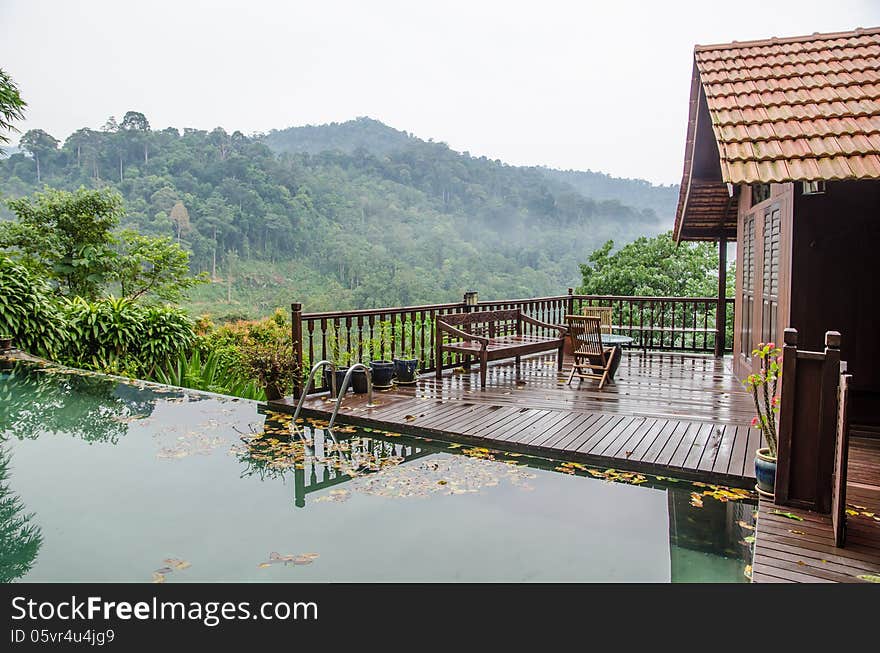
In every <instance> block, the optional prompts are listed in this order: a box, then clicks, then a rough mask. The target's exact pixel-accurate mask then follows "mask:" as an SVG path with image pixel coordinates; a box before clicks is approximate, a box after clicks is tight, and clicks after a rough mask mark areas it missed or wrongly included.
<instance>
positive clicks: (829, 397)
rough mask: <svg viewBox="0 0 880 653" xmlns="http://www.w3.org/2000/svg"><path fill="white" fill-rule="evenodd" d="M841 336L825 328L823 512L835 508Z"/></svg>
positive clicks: (819, 490) (819, 482)
mask: <svg viewBox="0 0 880 653" xmlns="http://www.w3.org/2000/svg"><path fill="white" fill-rule="evenodd" d="M840 340H841V336H840V332H839V331H826V332H825V363H824V365H823V366H822V398H821V401H822V408H821V412H820V415H821V418H820V419H821V422H820V424H819V429H820V431H819V465H818V468H817V469H816V494H817V501H816V503H817V507H816V509H817V510H818V511H819V512H823V513H828V512H831V503H832V501H831V499H832V496H833V488H834V445H835V444H836V442H837V413H838V410H837V402H838V399H839V396H838V395H839V393H840V390H839V386H840Z"/></svg>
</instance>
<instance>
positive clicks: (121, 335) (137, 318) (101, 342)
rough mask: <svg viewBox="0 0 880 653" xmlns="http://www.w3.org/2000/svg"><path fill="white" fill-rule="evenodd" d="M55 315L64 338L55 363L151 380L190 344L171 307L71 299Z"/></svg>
mask: <svg viewBox="0 0 880 653" xmlns="http://www.w3.org/2000/svg"><path fill="white" fill-rule="evenodd" d="M61 313H62V316H63V320H64V324H65V328H66V330H67V333H68V334H69V336H70V338H69V340H68V343H67V347H66V348H65V350H64V352H63V353H62V355H61V356H60V359H61V360H62V362H64V363H66V364H69V365H74V366H76V367H84V368H90V369H96V370H102V371H107V372H114V373H119V374H126V375H129V376H136V377H141V378H151V376H152V375H153V374H154V373H155V371H156V370H157V369H159V368H161V367H163V366H164V365H166V364H167V363H169V362H170V361H171V360H173V359H175V358H176V357H177V356H179V355H180V353H181V352H182V351H187V350H188V349H189V348H190V346H191V345H192V344H193V342H194V340H195V332H194V331H193V323H192V321H191V320H190V318H189V317H188V316H187V314H186V313H185V312H184V311H183V310H182V309H179V308H175V307H173V306H149V305H143V304H138V303H137V302H134V301H132V300H130V299H124V298H123V299H119V298H116V297H107V298H104V299H100V300H96V301H93V302H89V301H87V300H85V299H83V298H82V297H74V298H73V299H65V300H62V301H61Z"/></svg>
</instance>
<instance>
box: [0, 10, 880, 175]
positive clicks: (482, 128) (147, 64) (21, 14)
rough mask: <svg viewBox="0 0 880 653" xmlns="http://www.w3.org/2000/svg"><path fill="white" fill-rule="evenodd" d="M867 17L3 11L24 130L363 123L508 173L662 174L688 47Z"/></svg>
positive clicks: (3, 52) (680, 127) (673, 155)
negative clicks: (126, 122) (140, 119)
mask: <svg viewBox="0 0 880 653" xmlns="http://www.w3.org/2000/svg"><path fill="white" fill-rule="evenodd" d="M878 24H880V2H878V1H877V0H835V1H834V2H828V1H827V0H824V1H821V2H819V1H813V0H797V1H795V2H775V1H772V0H760V1H752V0H737V1H735V2H708V1H707V0H700V1H698V2H669V1H664V2H660V1H658V2H625V1H622V0H616V1H614V0H611V1H608V2H602V3H597V2H587V1H581V2H574V1H571V2H557V1H554V0H534V1H532V2H514V1H512V0H506V1H504V2H489V1H482V2H481V1H480V0H470V1H465V2H459V1H458V0H443V1H439V0H438V1H432V0H410V1H408V2H404V1H402V2H390V1H379V0H370V1H365V0H362V1H361V2H339V1H335V0H332V1H331V0H317V1H315V0H311V1H309V2H299V1H297V0H287V1H284V2H282V1H280V0H276V1H270V0H246V1H245V0H240V1H239V2H227V1H221V2H196V1H192V0H176V1H174V2H167V1H165V0H152V1H149V2H143V1H139V2H134V1H133V0H112V1H105V0H66V1H64V0H0V67H2V68H4V69H6V70H7V71H8V72H9V73H10V74H11V75H12V76H13V78H14V79H15V80H16V81H17V82H18V84H19V86H20V88H21V91H22V94H23V96H24V98H25V99H26V100H27V102H28V105H29V106H28V109H27V120H26V122H25V123H24V124H23V125H21V128H22V131H24V130H26V129H30V128H35V127H39V128H42V129H45V130H46V131H48V132H50V133H51V134H53V135H54V136H55V137H56V138H61V139H63V138H64V137H66V136H67V135H69V134H70V133H71V132H72V131H74V130H76V129H78V128H80V127H83V126H89V127H93V128H97V127H100V126H101V125H102V124H103V123H104V121H105V120H106V119H107V117H108V116H110V115H114V116H116V118H117V119H120V118H121V117H122V115H123V114H124V113H125V112H126V111H127V110H129V109H134V110H137V111H142V112H143V113H144V114H146V116H147V118H148V119H149V120H150V123H151V124H152V126H153V128H163V127H167V126H169V125H171V126H175V127H180V128H182V127H198V128H204V129H212V128H214V127H216V126H218V125H219V126H222V127H224V128H225V129H227V130H229V131H232V130H235V129H239V130H241V131H243V132H245V133H251V132H256V131H267V130H269V129H272V128H284V127H288V126H291V125H302V124H319V123H325V122H332V121H344V120H348V119H351V118H354V117H356V116H371V117H373V118H377V119H379V120H381V121H383V122H385V123H387V124H389V125H391V126H393V127H396V128H398V129H403V130H406V131H409V132H413V133H414V134H415V135H417V136H419V137H422V138H426V139H427V138H433V139H434V140H439V141H445V142H447V143H449V145H450V146H451V147H453V148H454V149H457V150H462V151H463V150H467V151H469V152H471V153H472V154H476V155H482V154H485V155H487V156H490V157H492V158H500V159H502V160H504V161H506V162H508V163H513V164H542V165H548V166H553V167H558V168H575V169H592V170H601V171H603V172H608V173H611V174H613V175H616V176H624V177H642V178H646V179H649V180H651V181H653V182H655V183H677V182H678V181H679V180H680V177H681V165H682V155H683V151H684V135H685V127H686V121H687V103H688V90H689V84H690V74H691V66H692V51H693V46H694V44H695V43H719V42H727V41H732V40H740V41H742V40H748V39H755V38H766V37H771V36H791V35H798V34H809V33H812V32H815V31H821V32H826V31H839V30H845V29H852V28H855V27H869V26H875V25H878Z"/></svg>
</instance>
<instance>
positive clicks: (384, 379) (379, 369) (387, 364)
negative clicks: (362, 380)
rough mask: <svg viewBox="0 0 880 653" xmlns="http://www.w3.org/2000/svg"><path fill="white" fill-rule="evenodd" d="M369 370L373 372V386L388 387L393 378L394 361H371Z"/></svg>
mask: <svg viewBox="0 0 880 653" xmlns="http://www.w3.org/2000/svg"><path fill="white" fill-rule="evenodd" d="M370 371H371V372H372V374H373V387H374V388H390V387H391V385H392V384H391V380H392V379H393V378H394V363H392V362H391V361H373V362H372V363H370Z"/></svg>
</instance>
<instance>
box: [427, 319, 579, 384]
mask: <svg viewBox="0 0 880 653" xmlns="http://www.w3.org/2000/svg"><path fill="white" fill-rule="evenodd" d="M527 324H528V325H531V326H532V327H533V328H531V329H529V330H528V331H529V332H528V333H526V329H524V325H527ZM548 331H549V332H552V333H553V334H555V335H544V334H545V333H546V332H548ZM435 333H436V339H437V341H436V358H435V360H436V361H437V378H438V379H439V378H440V377H441V376H442V374H443V366H442V361H443V352H444V351H447V352H454V353H457V354H463V355H464V356H465V357H466V362H467V363H470V357H471V356H473V357H475V358H479V359H480V387H481V388H485V387H486V366H487V364H488V362H489V361H494V360H500V359H503V358H516V364H517V368H518V367H519V363H520V356H523V355H525V354H534V353H538V352H542V351H550V350H553V349H555V350H556V351H557V354H556V356H557V358H556V361H557V363H556V364H557V366H558V369H559V370H560V371H561V370H562V356H563V353H562V350H563V347H564V346H565V334H566V328H565V327H563V326H558V325H555V324H548V323H547V322H541V321H540V320H536V319H534V318H532V317H529V316H528V315H523V313H522V311H520V310H519V309H511V310H503V311H475V312H473V313H459V314H455V315H444V316H442V319H441V318H439V317H438V318H437V321H436V326H435ZM447 336H452V337H453V338H454V339H453V340H452V341H447V340H446V337H447Z"/></svg>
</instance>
